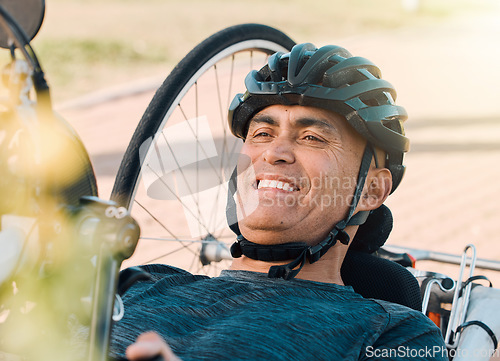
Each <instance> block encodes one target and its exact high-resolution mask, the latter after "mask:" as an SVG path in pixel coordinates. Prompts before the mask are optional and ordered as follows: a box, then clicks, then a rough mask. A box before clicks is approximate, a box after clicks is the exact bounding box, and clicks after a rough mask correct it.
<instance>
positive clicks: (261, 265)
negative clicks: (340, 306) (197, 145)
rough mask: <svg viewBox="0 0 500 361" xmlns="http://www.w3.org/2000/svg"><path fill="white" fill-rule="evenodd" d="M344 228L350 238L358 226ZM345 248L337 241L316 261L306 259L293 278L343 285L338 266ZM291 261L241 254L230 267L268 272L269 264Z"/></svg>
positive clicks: (340, 263) (275, 264) (339, 266)
mask: <svg viewBox="0 0 500 361" xmlns="http://www.w3.org/2000/svg"><path fill="white" fill-rule="evenodd" d="M345 230H346V232H347V233H348V234H349V237H350V238H351V240H352V239H353V237H354V235H355V234H356V231H357V230H358V226H349V227H346V229H345ZM347 249H348V246H345V245H343V244H341V243H340V242H337V244H336V245H335V246H333V247H332V248H330V249H329V250H328V252H326V254H324V255H323V256H322V257H321V258H320V259H319V260H318V261H317V262H314V263H313V264H311V263H309V261H306V264H305V265H304V267H303V268H302V269H301V270H300V272H299V273H298V274H297V276H295V278H298V279H304V280H309V281H315V282H324V283H335V284H338V285H344V282H343V281H342V277H341V274H340V268H341V267H342V262H344V258H345V255H346V253H347ZM291 261H292V260H288V261H283V262H264V261H257V260H254V259H251V258H248V257H245V256H241V257H240V258H235V259H234V260H233V263H232V265H231V267H230V268H231V269H232V270H239V271H252V272H260V273H268V272H269V268H271V266H279V265H284V264H288V263H290V262H291Z"/></svg>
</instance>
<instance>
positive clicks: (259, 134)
mask: <svg viewBox="0 0 500 361" xmlns="http://www.w3.org/2000/svg"><path fill="white" fill-rule="evenodd" d="M269 136H270V134H269V133H267V132H257V133H255V134H254V138H257V137H269Z"/></svg>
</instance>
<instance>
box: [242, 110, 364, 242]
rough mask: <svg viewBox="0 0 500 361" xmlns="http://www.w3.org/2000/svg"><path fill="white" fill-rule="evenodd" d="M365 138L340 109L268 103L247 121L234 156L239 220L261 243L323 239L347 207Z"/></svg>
mask: <svg viewBox="0 0 500 361" xmlns="http://www.w3.org/2000/svg"><path fill="white" fill-rule="evenodd" d="M365 145H366V142H365V140H364V139H363V138H362V137H361V136H359V135H358V134H357V133H356V132H355V131H354V129H352V128H351V126H350V125H349V124H348V123H347V121H346V120H345V119H344V118H343V117H342V116H340V115H338V114H336V113H333V112H330V111H327V110H323V109H319V108H313V107H305V106H298V105H293V106H284V105H272V106H269V107H267V108H265V109H263V110H261V111H260V112H259V113H257V114H256V115H255V116H254V117H253V118H252V120H251V121H250V124H249V129H248V133H247V137H246V140H245V143H244V145H243V148H242V151H241V152H242V156H241V157H240V160H239V163H238V174H239V176H238V187H237V188H238V193H237V197H236V200H237V204H238V223H239V227H240V230H241V233H242V235H243V236H244V237H245V238H247V239H249V240H250V241H253V242H256V243H260V244H276V243H286V242H299V241H302V242H307V243H308V244H315V243H317V242H318V241H320V240H322V239H323V238H324V237H326V235H327V234H328V232H329V231H331V229H332V228H333V226H334V225H335V224H336V223H338V222H339V221H341V220H342V219H344V218H345V217H346V215H347V212H348V208H349V205H350V202H351V201H352V196H353V193H354V189H355V186H356V181H357V176H358V172H359V166H360V162H361V157H362V154H363V151H364V148H365Z"/></svg>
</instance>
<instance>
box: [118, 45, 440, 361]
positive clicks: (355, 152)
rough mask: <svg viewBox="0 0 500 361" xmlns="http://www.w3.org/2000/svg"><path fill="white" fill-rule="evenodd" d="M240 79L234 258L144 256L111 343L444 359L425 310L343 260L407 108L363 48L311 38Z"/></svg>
mask: <svg viewBox="0 0 500 361" xmlns="http://www.w3.org/2000/svg"><path fill="white" fill-rule="evenodd" d="M245 85H246V87H247V92H246V93H245V94H243V95H242V94H239V95H237V96H236V98H235V100H234V101H233V103H232V104H231V107H230V114H229V125H230V128H231V130H232V132H233V134H235V135H236V136H238V137H240V138H242V139H244V145H243V148H242V151H241V154H242V155H241V157H240V159H239V162H238V167H237V170H238V172H237V175H236V174H235V178H236V187H235V188H236V189H233V191H235V193H234V196H232V197H230V198H229V200H230V202H229V205H230V206H229V207H228V208H229V214H228V219H230V220H231V219H233V218H234V216H235V214H234V212H235V209H236V216H237V223H235V224H234V225H232V229H233V230H234V231H235V232H236V233H237V234H238V238H237V242H236V243H235V244H234V245H233V247H232V249H231V252H232V254H233V256H234V257H235V259H234V261H233V264H232V266H231V269H230V270H228V271H224V272H223V273H222V274H221V276H219V277H216V278H211V279H210V278H207V277H203V276H193V275H190V274H189V273H187V272H184V271H181V270H177V269H172V268H170V267H167V266H160V265H152V266H146V267H145V269H146V270H147V271H148V272H150V273H151V274H152V280H151V281H148V282H142V283H140V284H138V285H136V286H135V287H133V288H132V289H131V290H130V291H129V292H128V293H127V294H126V295H125V299H124V301H125V304H126V309H127V312H126V316H125V318H124V319H123V320H122V321H121V322H120V323H118V324H117V325H116V327H115V329H114V331H113V339H112V344H111V350H112V353H113V354H117V355H123V353H124V352H125V347H126V346H127V345H129V344H130V343H132V342H133V341H134V340H135V339H136V337H137V336H139V335H140V336H139V337H138V338H137V341H136V342H135V343H134V344H132V345H131V346H129V347H128V349H127V351H126V355H127V357H128V358H129V359H130V360H139V359H143V358H147V357H153V356H155V355H158V354H161V355H162V357H163V358H164V359H167V360H177V357H180V358H181V359H183V360H188V359H193V360H223V359H227V360H231V359H244V360H257V359H259V360H279V359H314V360H368V359H394V360H403V359H412V360H415V359H432V360H434V359H436V360H445V359H446V354H445V348H444V344H443V341H442V337H441V335H440V332H439V330H438V329H437V328H436V327H435V326H434V325H433V324H432V323H431V322H430V321H429V320H428V319H427V318H426V317H425V316H423V315H422V314H421V313H419V312H417V311H413V310H411V309H409V308H406V307H404V306H400V305H396V304H392V303H389V302H384V301H379V300H370V299H364V298H362V297H361V296H360V295H358V294H356V293H355V292H354V291H353V289H352V288H351V287H348V286H344V283H343V280H342V277H341V273H340V268H341V265H342V262H343V260H344V257H345V255H346V252H347V249H348V246H349V243H350V240H351V239H353V237H354V235H355V234H356V231H357V229H358V227H359V225H361V224H363V223H364V222H365V220H366V218H367V217H368V216H369V214H370V212H371V211H373V210H376V209H378V208H379V207H381V206H382V204H383V202H384V201H385V200H386V198H387V197H388V196H389V194H390V193H391V192H392V191H393V190H394V189H395V188H396V187H397V185H398V184H399V182H400V180H401V178H402V175H403V172H404V167H403V166H402V159H403V152H405V151H407V149H408V140H407V139H406V138H405V137H404V134H403V129H402V122H403V121H404V120H405V119H406V113H405V111H404V109H403V108H401V107H399V106H397V105H395V104H394V99H395V97H396V93H395V91H394V89H393V88H392V86H391V85H390V84H389V83H387V82H385V81H384V80H381V79H380V71H379V69H378V68H377V67H375V66H374V65H373V64H372V63H370V62H369V61H368V60H366V59H363V58H359V57H352V56H351V54H349V53H348V52H347V51H346V50H345V49H343V48H340V47H336V46H326V47H322V48H320V49H316V48H315V47H314V46H313V45H312V44H301V45H297V46H295V47H294V48H293V49H292V51H291V52H290V53H288V54H281V53H277V54H275V55H273V56H271V57H270V58H269V61H268V65H266V66H265V67H264V68H262V69H261V70H260V71H258V72H257V71H253V72H251V73H250V74H249V75H248V76H247V78H246V81H245ZM233 180H234V179H233ZM233 199H234V200H235V202H234V205H233V206H234V207H233V206H231V200H233ZM230 223H232V222H231V221H230ZM148 330H154V331H156V332H157V333H159V334H160V335H161V336H160V335H158V334H157V333H150V332H149V333H144V332H145V331H148ZM163 339H165V340H166V341H167V342H166V343H165V342H164V341H163ZM167 344H168V345H170V347H171V348H172V349H170V347H169V346H168V345H167Z"/></svg>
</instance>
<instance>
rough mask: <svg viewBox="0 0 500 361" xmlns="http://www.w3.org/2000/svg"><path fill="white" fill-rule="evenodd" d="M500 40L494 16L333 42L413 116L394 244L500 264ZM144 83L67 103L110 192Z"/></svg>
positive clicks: (144, 95)
mask: <svg viewBox="0 0 500 361" xmlns="http://www.w3.org/2000/svg"><path fill="white" fill-rule="evenodd" d="M499 38H500V21H499V16H498V14H496V15H495V14H493V15H492V14H489V15H483V16H480V17H472V18H468V19H460V21H459V20H453V21H449V22H446V23H442V24H440V25H439V26H433V27H421V28H408V29H402V30H400V31H396V32H391V33H375V34H371V35H370V36H363V37H352V38H348V39H330V40H328V42H337V43H339V44H341V45H343V46H345V47H346V48H348V49H349V50H350V51H351V52H352V53H354V54H356V55H357V54H360V55H363V56H365V57H367V58H369V59H371V60H373V61H374V62H375V63H376V64H378V65H379V66H380V67H381V68H382V71H383V75H384V78H386V79H388V80H389V81H391V82H392V83H393V84H394V85H395V86H396V88H397V89H398V92H399V94H400V96H399V98H398V103H400V104H402V105H404V106H405V107H406V108H407V110H408V112H409V113H410V115H411V119H410V120H409V121H408V123H407V134H408V136H409V137H410V138H411V140H412V151H411V152H410V154H409V155H408V156H407V157H406V165H407V167H408V170H407V174H406V176H405V179H404V181H403V183H402V185H401V187H400V188H399V189H398V191H397V192H396V193H395V195H394V196H393V197H391V198H390V199H389V200H388V202H387V204H388V205H389V207H390V208H391V209H392V211H393V213H394V218H395V227H394V231H393V234H392V235H391V238H390V240H389V243H390V244H396V245H403V246H408V247H413V248H425V249H430V250H434V251H440V252H449V253H456V254H458V253H460V252H461V251H462V249H463V248H464V246H465V245H466V244H468V243H474V244H475V245H476V246H477V248H478V256H479V257H482V258H491V259H497V260H499V261H500V235H499V233H500V221H499V216H500V203H499V199H500V185H499V178H500V167H499V166H498V164H499V163H500V101H499V100H498V95H499V91H498V87H499V84H500V66H499V65H498V59H500V47H499V46H498V39H499ZM313 41H316V43H317V44H318V45H320V44H321V43H322V42H321V39H313ZM324 43H326V42H324ZM381 49H389V50H388V51H386V52H384V53H382V52H381V51H380V50H381ZM143 85H144V84H143V83H141V85H140V87H142V88H141V89H142V91H141V92H140V93H135V94H132V95H128V96H127V95H124V94H122V95H121V96H120V97H118V98H116V99H113V98H109V97H106V98H105V99H106V101H104V102H99V101H97V102H90V103H87V104H83V106H81V107H78V106H75V104H73V105H72V106H71V107H66V108H64V107H61V108H60V113H62V115H63V116H64V117H65V118H66V119H68V120H70V122H71V123H72V124H73V125H74V127H75V128H76V130H77V131H78V133H79V134H80V135H81V137H82V138H83V141H84V143H85V144H86V146H87V148H88V150H89V153H90V155H91V158H92V160H93V163H94V166H95V169H96V172H97V176H98V184H99V186H100V195H101V197H103V198H108V197H109V194H110V191H111V187H112V183H113V181H114V176H115V174H116V172H117V169H118V166H119V163H120V160H121V157H122V155H123V153H124V151H125V148H126V146H127V144H128V141H129V140H130V137H131V135H132V133H133V130H134V129H135V127H136V125H137V122H138V121H139V119H140V117H141V114H142V113H143V111H144V110H145V108H146V106H147V104H148V103H149V101H150V99H151V97H152V95H153V93H154V92H153V90H151V89H150V90H147V87H143ZM135 88H136V89H137V88H139V85H138V86H137V87H135ZM81 105H82V103H81ZM423 266H424V267H428V264H427V263H423ZM432 267H435V266H432ZM439 270H441V271H446V272H448V273H450V275H455V274H456V275H458V271H457V270H456V268H442V267H440V268H439ZM488 274H489V275H490V277H492V278H493V279H494V280H495V281H496V286H497V287H500V277H498V276H497V275H494V274H491V273H488Z"/></svg>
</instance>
